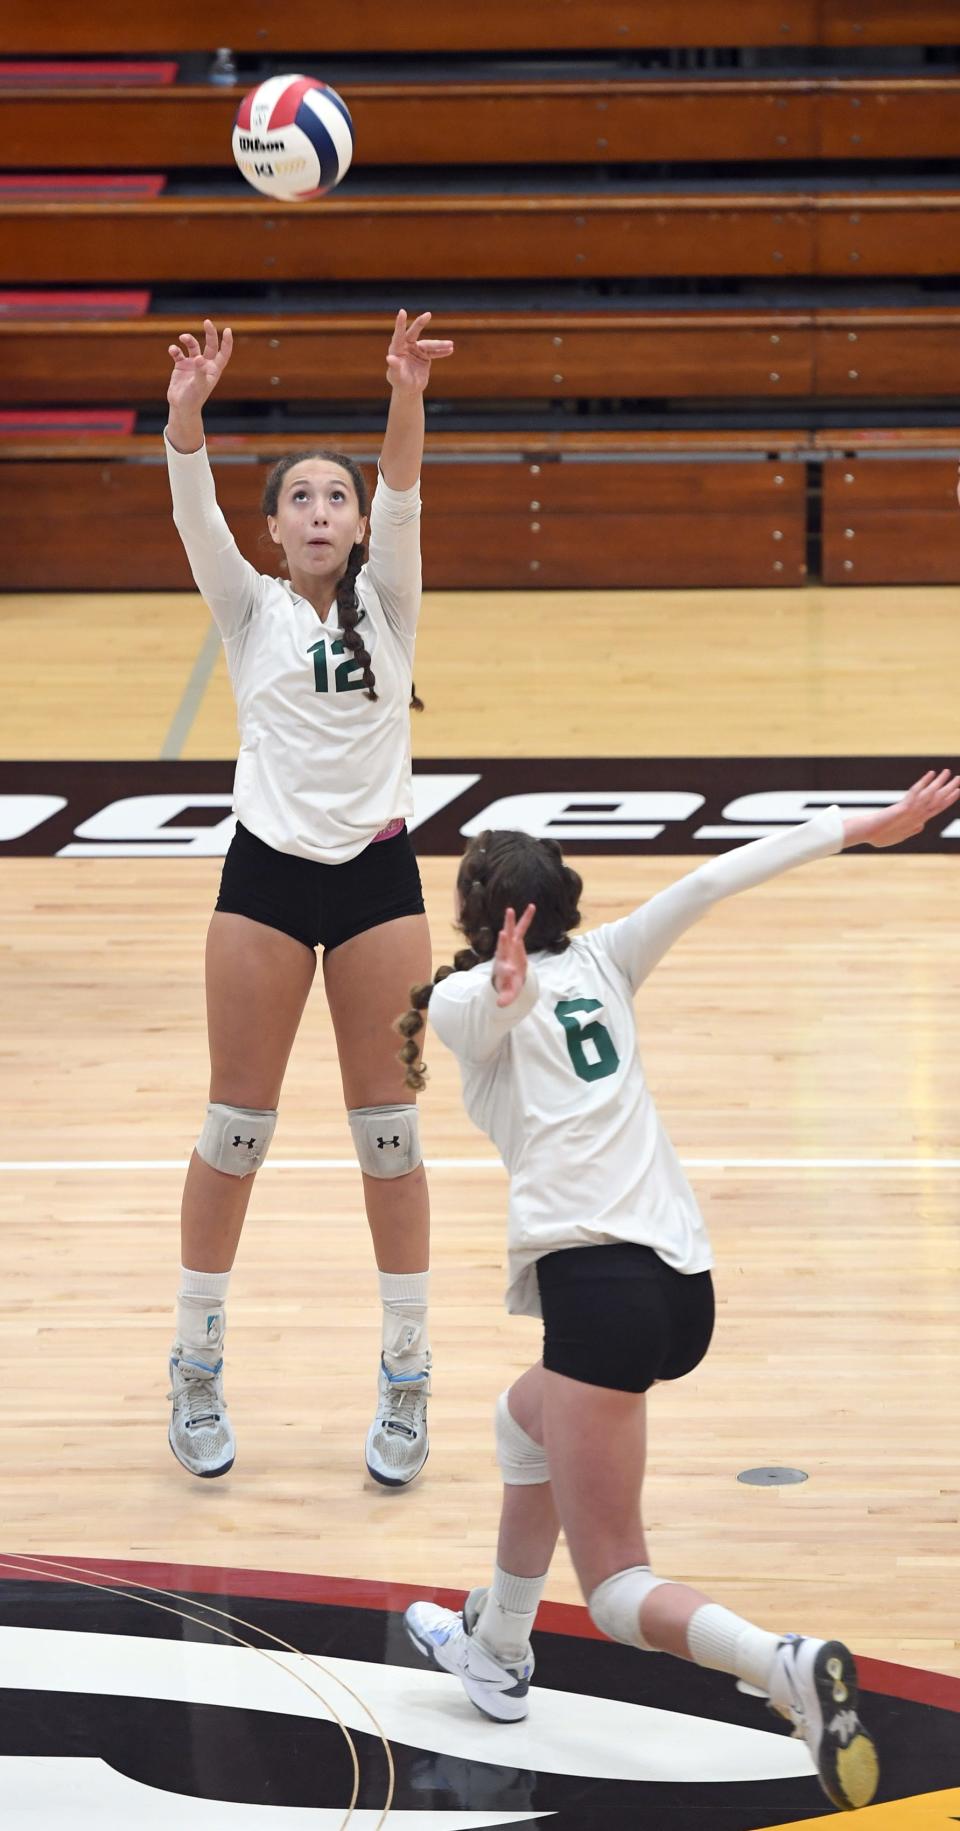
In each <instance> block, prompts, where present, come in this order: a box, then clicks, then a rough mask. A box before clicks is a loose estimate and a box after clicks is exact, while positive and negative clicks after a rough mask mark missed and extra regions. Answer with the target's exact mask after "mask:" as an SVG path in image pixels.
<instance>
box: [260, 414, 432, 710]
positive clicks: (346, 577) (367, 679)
mask: <svg viewBox="0 0 960 1831" xmlns="http://www.w3.org/2000/svg"><path fill="white" fill-rule="evenodd" d="M314 458H319V459H321V460H322V461H323V462H324V463H327V464H338V465H339V466H340V468H341V470H345V471H346V473H347V476H348V477H349V478H350V481H351V482H352V484H353V487H354V490H355V491H356V496H357V506H358V507H359V510H360V513H361V515H364V516H366V515H368V514H369V512H370V493H369V491H368V489H367V480H366V478H365V476H364V474H363V472H362V470H361V469H360V466H359V464H355V463H354V461H353V459H352V458H348V457H347V456H346V455H345V454H344V453H343V452H342V451H325V450H317V451H295V452H291V454H290V456H289V457H286V458H281V459H280V461H279V463H278V464H275V465H274V466H273V469H272V470H271V471H270V472H269V474H268V476H267V480H266V482H265V484H264V486H263V495H262V496H261V498H260V509H261V513H262V514H264V515H276V512H277V504H278V503H279V501H280V485H281V484H282V482H283V479H284V477H285V476H286V475H287V472H288V471H290V470H292V469H293V468H294V465H297V464H306V463H309V462H310V460H311V459H314ZM366 557H367V547H366V541H357V542H356V543H355V544H354V546H352V547H351V549H350V555H349V558H348V560H347V566H346V571H345V572H344V573H343V574H342V575H341V577H340V578H339V579H338V580H337V592H336V598H337V622H338V623H339V625H340V629H341V631H342V633H343V641H344V647H345V648H348V649H349V650H350V653H351V655H352V656H353V658H354V661H356V662H357V664H358V665H359V666H360V667H362V669H363V685H364V689H365V691H366V696H367V698H368V699H378V698H379V694H378V693H377V691H376V678H375V675H374V672H373V668H372V666H371V662H370V655H369V653H368V651H367V647H366V644H365V642H364V640H363V637H362V636H361V635H360V632H359V629H358V624H360V623H361V622H362V620H363V617H364V614H365V613H364V611H363V608H362V606H361V603H360V599H359V597H358V595H357V578H358V576H359V573H360V568H361V566H362V565H363V563H364V560H365V559H366ZM410 705H411V707H412V708H413V710H414V711H415V712H422V711H423V700H422V699H420V698H419V696H418V694H417V689H416V684H415V683H414V682H412V683H411V693H410Z"/></svg>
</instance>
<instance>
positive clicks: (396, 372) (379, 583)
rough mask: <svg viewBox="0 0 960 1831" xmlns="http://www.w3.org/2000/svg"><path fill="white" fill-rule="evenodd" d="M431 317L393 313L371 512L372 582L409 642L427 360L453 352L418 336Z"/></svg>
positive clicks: (416, 586) (416, 580) (416, 576)
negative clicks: (384, 414)
mask: <svg viewBox="0 0 960 1831" xmlns="http://www.w3.org/2000/svg"><path fill="white" fill-rule="evenodd" d="M429 322H430V313H429V312H422V313H421V315H420V317H419V318H415V319H414V321H413V323H412V324H411V323H408V320H407V314H406V312H404V311H400V312H398V313H397V319H396V323H395V325H394V327H393V336H392V337H391V339H390V347H389V349H388V351H387V380H388V382H389V383H390V407H389V411H388V413H387V428H386V432H385V433H384V436H383V448H382V450H381V453H380V477H379V480H378V483H377V488H376V490H375V491H374V496H373V502H372V505H371V511H370V547H369V552H370V558H369V561H368V567H367V570H368V574H369V577H370V581H371V583H372V584H373V585H374V587H375V589H376V592H377V596H378V597H379V599H380V602H381V604H382V605H383V609H384V611H385V613H386V615H387V617H388V618H389V620H390V622H391V623H393V624H394V626H395V627H396V628H398V629H400V630H402V631H403V632H404V633H405V635H406V636H407V637H408V638H409V639H410V640H411V641H412V638H413V634H414V631H415V629H416V625H417V617H418V615H419V611H420V488H419V484H420V461H421V459H422V457H423V431H424V413H423V393H424V389H425V388H426V385H427V383H428V381H429V379H430V369H431V365H432V364H433V363H434V362H436V361H438V360H439V359H440V358H441V357H444V356H450V355H451V354H452V352H453V344H452V343H451V342H450V341H449V339H439V338H437V339H434V338H423V337H421V336H420V332H421V331H422V330H424V329H425V327H426V326H427V325H428V324H429Z"/></svg>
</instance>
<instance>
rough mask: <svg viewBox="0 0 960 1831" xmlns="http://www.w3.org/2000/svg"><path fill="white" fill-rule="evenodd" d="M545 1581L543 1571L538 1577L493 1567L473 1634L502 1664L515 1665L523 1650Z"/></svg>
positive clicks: (521, 1657) (545, 1575) (518, 1661)
mask: <svg viewBox="0 0 960 1831" xmlns="http://www.w3.org/2000/svg"><path fill="white" fill-rule="evenodd" d="M546 1581H547V1573H546V1572H544V1574H543V1576H542V1577H512V1576H511V1575H510V1572H509V1571H507V1570H501V1569H500V1566H499V1564H495V1565H494V1567H493V1582H492V1584H491V1585H490V1588H489V1590H488V1592H487V1597H486V1600H485V1602H484V1604H483V1607H482V1609H481V1610H480V1615H479V1618H478V1620H477V1625H476V1627H475V1629H474V1636H473V1637H474V1639H475V1640H478V1641H479V1643H480V1645H481V1646H482V1647H483V1649H484V1651H485V1652H486V1653H492V1654H493V1657H494V1659H499V1660H501V1661H502V1662H503V1664H504V1665H506V1666H516V1665H519V1664H520V1661H521V1660H522V1659H523V1658H524V1656H525V1654H526V1651H527V1646H528V1644H529V1640H530V1631H531V1629H532V1627H533V1624H534V1621H535V1620H536V1615H537V1610H538V1608H539V1607H540V1598H541V1596H542V1595H543V1591H544V1586H545V1584H546Z"/></svg>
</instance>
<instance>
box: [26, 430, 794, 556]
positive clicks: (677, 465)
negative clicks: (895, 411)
mask: <svg viewBox="0 0 960 1831" xmlns="http://www.w3.org/2000/svg"><path fill="white" fill-rule="evenodd" d="M309 442H310V441H309V439H304V438H303V437H302V436H299V437H296V438H291V437H290V436H285V437H280V438H278V437H276V436H270V435H266V436H264V437H262V438H260V439H256V438H253V437H246V438H240V437H235V438H220V437H216V436H214V437H212V438H211V439H210V441H209V444H210V451H211V457H212V461H213V464H214V469H215V475H216V479H217V492H218V496H219V498H220V502H221V504H222V506H223V509H224V512H225V514H226V515H227V518H228V520H229V522H230V525H231V527H232V528H233V530H234V533H235V535H236V538H237V540H238V542H239V544H240V546H241V548H242V549H243V550H244V551H245V552H246V553H247V554H248V556H249V557H250V558H251V559H252V560H253V561H254V563H255V564H257V565H258V566H260V568H261V570H263V571H269V570H271V568H272V566H273V563H274V554H273V551H272V549H271V548H270V546H269V545H265V544H264V542H263V540H262V533H263V521H262V518H261V516H260V514H259V512H258V509H257V503H258V501H259V495H260V489H261V487H262V483H263V478H264V476H265V474H266V470H267V467H268V461H272V460H273V459H275V458H276V457H277V456H279V455H281V454H282V453H283V451H284V450H291V449H292V450H297V449H302V448H303V447H304V445H309ZM798 444H799V441H798V439H797V437H796V435H795V434H791V433H789V432H787V433H775V432H764V433H763V434H762V435H761V436H759V437H758V436H757V435H755V434H754V435H750V434H745V433H728V434H713V435H707V434H688V435H686V436H684V435H679V434H677V435H673V436H672V437H670V436H669V435H668V436H665V437H661V438H657V437H654V438H652V439H651V438H646V439H644V438H643V437H641V436H639V435H636V434H634V435H629V434H627V435H617V434H613V433H609V434H580V435H576V434H570V435H567V434H564V435H559V434H556V433H554V434H541V435H539V436H537V435H527V436H526V437H524V438H523V439H522V440H518V439H511V438H510V437H509V436H508V435H505V434H474V435H473V436H468V435H462V434H442V433H441V434H435V435H434V436H433V437H432V438H431V440H430V446H429V452H428V457H427V461H426V463H425V466H424V480H423V492H424V500H425V503H426V504H427V507H428V512H427V514H426V515H425V518H424V530H423V536H424V570H425V575H426V577H427V578H428V580H429V582H430V584H431V586H433V587H435V588H442V587H449V588H457V587H459V588H466V587H481V586H490V587H507V586H510V587H517V586H521V587H522V586H528V585H530V586H539V587H548V586H555V587H561V588H567V587H575V586H589V585H593V584H595V583H596V582H597V577H598V571H597V567H598V555H602V559H601V561H600V568H601V572H602V576H603V582H605V583H607V584H610V585H613V586H617V585H620V586H626V585H634V586H636V585H645V584H648V585H658V584H662V583H664V582H665V581H666V582H667V583H670V584H678V585H680V584H683V585H710V584H713V583H715V582H716V580H717V577H718V576H721V575H722V576H723V578H724V579H725V581H726V582H727V583H729V584H739V585H777V584H799V583H800V582H801V581H802V578H803V574H804V544H805V517H806V504H805V479H804V473H803V466H802V465H799V464H797V463H796V462H795V461H793V460H792V454H793V452H794V451H795V450H796V448H797V446H798ZM337 445H338V446H339V447H340V448H342V449H344V450H346V451H348V452H351V453H352V454H353V455H355V456H356V457H358V459H359V460H360V461H361V462H364V463H366V464H367V465H368V466H369V467H370V468H372V467H373V465H374V464H375V462H376V449H377V446H376V441H375V440H372V439H370V438H369V437H368V438H365V439H363V438H359V437H357V436H356V435H354V436H351V437H344V438H339V439H338V440H337ZM159 455H160V454H159V448H158V441H157V439H156V438H147V437H143V436H142V435H141V436H137V435H134V436H133V437H123V436H120V437H107V438H90V439H88V440H86V441H84V443H83V445H82V446H79V447H78V445H77V443H76V442H75V441H70V440H59V441H58V440H55V439H51V438H49V437H41V438H37V437H36V436H30V435H27V436H24V437H22V438H18V439H16V440H10V441H7V443H6V445H5V447H4V450H3V460H2V462H3V481H4V488H3V491H2V492H0V543H2V545H3V550H4V552H5V553H6V554H7V556H8V559H9V563H10V567H11V568H12V570H10V571H8V577H7V584H8V586H9V588H10V589H13V590H17V589H26V588H29V587H30V586H31V585H33V584H35V583H36V578H35V572H36V564H37V560H36V555H37V552H38V550H41V551H44V553H45V572H44V583H45V586H46V588H47V589H49V590H57V589H59V588H61V587H62V588H64V589H71V590H81V591H86V590H119V589H123V588H128V587H129V588H140V587H143V586H144V585H145V584H146V583H147V582H148V581H149V586H150V588H151V589H155V590H165V589H183V588H186V587H187V586H189V583H190V576H189V572H188V570H187V566H186V561H185V559H184V556H183V553H182V551H181V549H180V546H179V543H178V541H177V539H176V536H175V535H173V537H171V535H172V529H171V523H170V501H169V491H168V487H167V479H166V474H165V467H164V466H163V464H162V462H161V463H158V462H157V460H158V457H159ZM241 459H246V460H247V462H240V461H239V460H241ZM722 460H732V461H722ZM4 523H7V524H9V525H3V524H4ZM54 525H55V526H56V528H57V539H56V542H55V543H52V542H51V540H50V528H51V526H54ZM585 527H588V528H589V531H590V538H589V540H585V539H584V529H585Z"/></svg>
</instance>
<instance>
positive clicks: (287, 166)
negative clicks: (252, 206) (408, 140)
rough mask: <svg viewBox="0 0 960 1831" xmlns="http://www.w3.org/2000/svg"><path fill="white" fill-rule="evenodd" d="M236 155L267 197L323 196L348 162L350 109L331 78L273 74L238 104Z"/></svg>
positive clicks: (250, 180) (247, 175)
mask: <svg viewBox="0 0 960 1831" xmlns="http://www.w3.org/2000/svg"><path fill="white" fill-rule="evenodd" d="M251 154H253V155H255V156H254V157H251ZM233 156H234V159H235V160H236V162H237V165H238V167H239V169H240V171H241V172H242V174H243V176H244V178H246V180H247V183H248V184H252V185H253V187H254V189H255V190H257V191H262V192H263V194H264V195H265V196H266V197H277V198H284V199H286V200H287V201H289V202H294V201H297V200H299V199H302V198H305V197H321V196H322V195H323V193H324V192H325V191H332V190H333V188H334V186H335V185H337V184H339V183H340V180H341V178H343V177H344V175H345V173H346V172H347V171H348V170H349V168H350V161H351V159H352V158H353V122H352V121H351V119H350V111H349V109H348V108H347V105H346V103H345V102H344V101H343V100H342V98H341V97H340V96H339V95H338V94H337V92H336V90H335V89H331V88H330V86H329V84H328V83H321V82H318V81H317V80H316V79H315V78H314V77H312V76H271V77H269V78H268V80H267V81H266V82H265V83H261V84H260V86H259V88H257V89H251V91H250V94H249V95H245V96H244V98H243V101H242V102H241V104H240V108H239V110H238V113H237V119H236V122H235V124H234V129H233Z"/></svg>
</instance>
